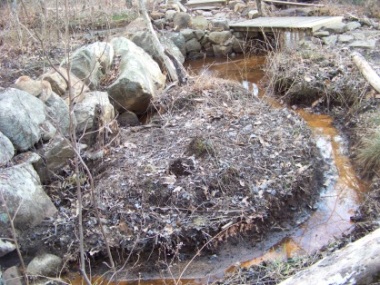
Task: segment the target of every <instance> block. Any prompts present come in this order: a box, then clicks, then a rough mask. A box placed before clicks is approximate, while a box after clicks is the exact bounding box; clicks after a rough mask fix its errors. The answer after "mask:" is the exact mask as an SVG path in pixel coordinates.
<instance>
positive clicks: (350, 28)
mask: <svg viewBox="0 0 380 285" xmlns="http://www.w3.org/2000/svg"><path fill="white" fill-rule="evenodd" d="M361 26H362V25H361V24H360V23H359V22H349V23H347V24H346V26H345V29H346V31H353V30H356V29H358V28H360V27H361Z"/></svg>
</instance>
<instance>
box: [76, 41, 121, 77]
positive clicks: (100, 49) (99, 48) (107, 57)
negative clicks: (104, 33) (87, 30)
mask: <svg viewBox="0 0 380 285" xmlns="http://www.w3.org/2000/svg"><path fill="white" fill-rule="evenodd" d="M83 48H84V49H86V50H88V51H90V52H91V53H92V54H94V55H95V57H96V59H97V60H98V62H99V64H100V66H101V70H102V72H103V73H104V74H105V73H106V72H107V71H108V70H109V68H110V66H111V64H112V61H113V56H114V51H113V47H112V45H111V44H109V43H106V42H96V43H92V44H90V45H87V46H85V47H83Z"/></svg>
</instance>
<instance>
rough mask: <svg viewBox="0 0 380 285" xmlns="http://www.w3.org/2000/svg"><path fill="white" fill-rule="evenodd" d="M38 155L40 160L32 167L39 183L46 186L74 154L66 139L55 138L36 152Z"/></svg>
mask: <svg viewBox="0 0 380 285" xmlns="http://www.w3.org/2000/svg"><path fill="white" fill-rule="evenodd" d="M38 154H39V155H40V157H41V158H42V159H40V160H38V161H37V162H35V163H34V164H33V166H34V168H35V169H36V171H37V173H38V175H39V177H40V179H41V182H42V183H44V184H47V183H49V182H51V181H52V179H53V178H54V177H55V174H57V173H59V172H60V171H61V170H62V168H63V167H64V166H65V165H67V163H68V161H69V159H71V158H73V157H74V155H75V152H74V150H73V148H72V146H71V144H70V142H69V141H68V140H67V139H66V138H63V137H61V136H56V137H54V138H53V139H52V140H50V141H49V143H47V144H44V145H43V146H42V148H40V149H39V150H38Z"/></svg>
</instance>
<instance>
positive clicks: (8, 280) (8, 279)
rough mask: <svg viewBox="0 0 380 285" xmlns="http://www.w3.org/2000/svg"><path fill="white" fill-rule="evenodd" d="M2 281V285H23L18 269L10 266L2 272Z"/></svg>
mask: <svg viewBox="0 0 380 285" xmlns="http://www.w3.org/2000/svg"><path fill="white" fill-rule="evenodd" d="M0 280H1V278H0ZM3 280H4V284H6V285H23V281H24V278H23V276H22V275H21V273H20V270H19V269H18V267H17V266H12V267H10V268H8V269H7V270H5V271H4V273H3ZM0 284H1V282H0Z"/></svg>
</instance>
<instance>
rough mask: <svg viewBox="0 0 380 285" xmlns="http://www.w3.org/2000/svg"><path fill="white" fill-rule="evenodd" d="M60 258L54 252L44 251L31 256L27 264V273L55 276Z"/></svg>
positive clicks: (60, 262) (60, 263)
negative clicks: (31, 258)
mask: <svg viewBox="0 0 380 285" xmlns="http://www.w3.org/2000/svg"><path fill="white" fill-rule="evenodd" d="M61 265H62V259H61V258H60V257H58V256H56V255H54V254H50V253H46V254H42V255H40V256H37V257H35V258H33V260H32V261H31V262H30V263H29V264H28V267H27V268H26V272H27V274H28V275H42V276H51V277H55V276H57V275H58V274H59V272H60V270H61Z"/></svg>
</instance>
